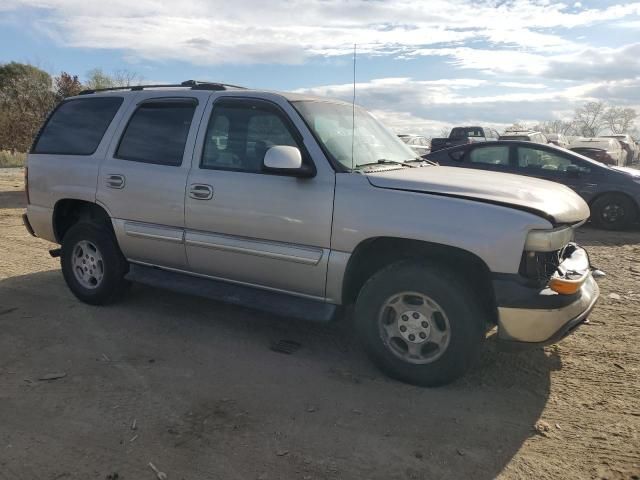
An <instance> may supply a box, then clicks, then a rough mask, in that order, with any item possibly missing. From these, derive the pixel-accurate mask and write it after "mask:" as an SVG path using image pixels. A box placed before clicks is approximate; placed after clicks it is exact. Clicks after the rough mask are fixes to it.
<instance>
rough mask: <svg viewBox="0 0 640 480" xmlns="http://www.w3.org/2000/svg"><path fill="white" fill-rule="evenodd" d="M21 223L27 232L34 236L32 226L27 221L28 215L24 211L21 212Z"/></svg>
mask: <svg viewBox="0 0 640 480" xmlns="http://www.w3.org/2000/svg"><path fill="white" fill-rule="evenodd" d="M22 223H23V224H24V228H26V229H27V232H29V235H31V236H32V237H35V236H36V232H34V231H33V227H32V226H31V222H29V217H28V216H27V214H26V213H23V214H22Z"/></svg>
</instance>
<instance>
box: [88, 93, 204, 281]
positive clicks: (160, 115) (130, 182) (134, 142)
mask: <svg viewBox="0 0 640 480" xmlns="http://www.w3.org/2000/svg"><path fill="white" fill-rule="evenodd" d="M209 96H210V93H207V92H197V91H190V90H189V91H177V92H175V93H173V92H171V93H169V92H166V91H165V92H153V93H151V92H141V93H139V94H137V98H136V101H135V102H132V105H131V106H130V108H129V111H128V115H127V116H126V117H125V118H126V121H123V122H121V125H120V126H119V129H118V131H117V132H116V135H115V136H114V138H113V140H112V142H111V145H110V146H109V150H108V152H107V155H106V158H105V160H104V161H103V162H102V164H101V165H100V174H99V178H98V193H97V201H98V202H99V203H100V204H102V205H103V206H104V207H105V208H106V209H107V211H108V212H109V213H110V215H111V217H112V218H113V223H114V229H115V231H116V236H117V237H118V242H119V244H120V247H121V249H122V251H123V253H124V255H125V256H126V257H127V258H128V259H129V260H132V261H136V262H141V263H147V264H153V265H160V266H165V267H173V268H177V269H184V268H186V265H187V261H186V254H185V249H184V196H185V186H186V182H187V175H188V173H189V169H190V167H191V157H192V155H193V146H194V144H195V138H196V134H197V130H198V126H199V123H200V118H201V117H202V112H203V111H204V108H205V106H206V103H207V100H208V98H209Z"/></svg>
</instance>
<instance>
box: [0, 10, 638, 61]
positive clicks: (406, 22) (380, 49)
mask: <svg viewBox="0 0 640 480" xmlns="http://www.w3.org/2000/svg"><path fill="white" fill-rule="evenodd" d="M20 7H31V8H34V9H38V10H39V11H40V12H41V16H42V17H43V19H40V20H37V21H36V22H37V25H35V28H38V29H40V30H41V31H44V32H47V33H48V34H49V35H51V37H52V38H54V39H55V40H56V41H57V42H58V43H60V44H62V45H67V46H71V47H85V48H108V49H122V50H125V51H126V52H127V55H138V56H140V57H142V58H146V59H155V60H165V59H169V60H175V59H180V60H186V61H190V62H192V63H194V64H199V65H215V64H221V63H240V64H243V63H244V64H246V63H293V64H295V63H300V62H302V61H306V60H307V59H309V58H310V57H313V56H315V55H321V56H335V55H346V54H349V53H350V52H351V49H352V46H353V44H354V43H357V44H358V45H359V48H360V51H361V52H362V53H370V54H377V55H400V54H402V55H411V54H413V52H415V51H416V50H422V52H423V54H424V53H425V52H427V51H428V50H425V49H430V48H437V47H440V46H443V45H444V46H446V47H447V48H453V47H460V46H463V45H464V44H465V43H466V42H470V41H482V42H488V44H490V45H494V46H497V47H499V48H505V47H510V48H513V47H517V48H519V49H520V50H522V54H523V55H531V56H529V57H527V58H528V60H530V61H532V62H534V63H537V64H540V63H542V62H541V61H540V59H538V58H537V57H538V55H541V54H547V53H550V52H551V53H554V52H555V53H559V52H566V51H576V50H578V49H579V48H584V47H585V45H579V44H577V43H575V42H574V41H572V40H570V39H568V38H567V36H566V35H563V34H562V31H566V29H570V28H573V27H578V26H589V25H595V24H597V23H601V22H605V21H612V20H616V21H625V20H626V21H632V20H633V19H634V18H633V17H634V16H638V15H640V2H632V3H628V4H625V5H613V6H609V7H606V8H599V9H597V8H592V9H583V10H580V11H575V9H572V8H571V7H569V6H568V5H566V4H563V3H551V2H548V1H543V0H510V1H506V2H500V3H499V4H497V3H496V2H493V1H489V2H475V1H473V2H472V1H470V0H452V1H448V0H430V1H428V2H426V1H420V0H394V1H389V2H383V1H367V0H350V1H345V0H293V1H289V2H285V1H279V2H264V1H259V0H236V1H234V2H228V1H226V0H225V1H222V0H214V1H211V0H183V1H181V2H180V3H179V5H178V4H176V3H175V2H173V1H169V0H138V1H135V2H131V1H130V0H111V1H110V2H109V4H108V7H105V8H96V6H95V3H94V2H87V1H86V0H4V1H3V5H2V7H0V8H1V9H4V10H5V11H6V10H12V9H13V10H15V9H19V8H20ZM510 52H511V51H510V50H508V51H507V52H506V53H504V54H503V55H502V57H499V58H501V59H503V60H505V61H514V60H516V59H515V58H514V57H515V56H514V55H513V54H512V53H510ZM459 53H460V55H463V54H464V53H465V52H464V51H460V52H459ZM434 55H436V54H435V53H434ZM480 55H485V56H486V54H485V53H484V52H483V50H480ZM464 63H465V64H467V65H472V67H471V68H476V67H474V66H473V65H474V64H473V62H472V60H471V59H470V58H469V56H468V55H467V56H465V59H464ZM477 63H478V64H482V65H481V66H482V68H484V67H485V65H486V63H483V62H477ZM516 63H518V62H516ZM521 63H522V62H519V68H523V65H522V64H521ZM514 68H516V67H513V68H511V69H510V70H509V71H513V69H514ZM506 70H507V67H503V68H502V71H506ZM531 70H535V68H534V67H531V68H529V69H528V71H531Z"/></svg>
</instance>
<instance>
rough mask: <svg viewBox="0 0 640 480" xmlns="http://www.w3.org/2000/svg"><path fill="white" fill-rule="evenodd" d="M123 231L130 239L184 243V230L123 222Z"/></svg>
mask: <svg viewBox="0 0 640 480" xmlns="http://www.w3.org/2000/svg"><path fill="white" fill-rule="evenodd" d="M124 231H125V233H126V234H127V235H128V236H130V237H137V238H149V239H151V240H162V241H165V242H171V243H184V230H183V229H181V228H176V227H166V226H161V225H152V224H149V223H141V222H124Z"/></svg>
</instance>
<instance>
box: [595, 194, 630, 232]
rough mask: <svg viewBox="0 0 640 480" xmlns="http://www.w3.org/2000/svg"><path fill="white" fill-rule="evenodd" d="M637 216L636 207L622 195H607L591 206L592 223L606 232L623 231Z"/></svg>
mask: <svg viewBox="0 0 640 480" xmlns="http://www.w3.org/2000/svg"><path fill="white" fill-rule="evenodd" d="M636 216H637V209H636V205H635V204H634V203H633V200H631V199H630V198H629V197H627V196H626V195H624V194H621V193H607V194H605V195H603V196H601V197H599V198H597V199H596V201H595V202H593V203H592V204H591V221H592V222H593V224H594V225H595V226H596V227H598V228H604V229H605V230H623V229H625V228H627V227H629V225H631V224H632V223H633V222H634V221H635V219H636Z"/></svg>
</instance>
